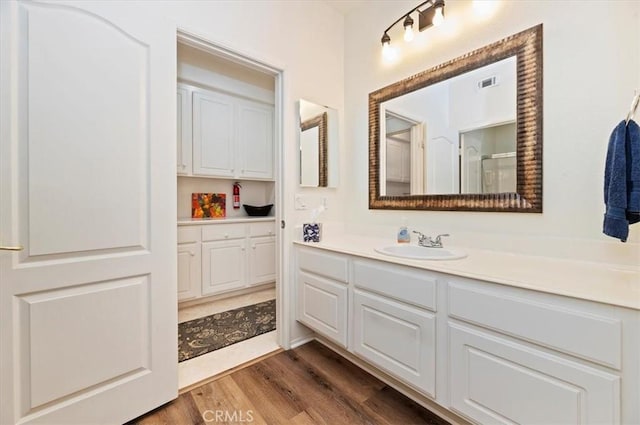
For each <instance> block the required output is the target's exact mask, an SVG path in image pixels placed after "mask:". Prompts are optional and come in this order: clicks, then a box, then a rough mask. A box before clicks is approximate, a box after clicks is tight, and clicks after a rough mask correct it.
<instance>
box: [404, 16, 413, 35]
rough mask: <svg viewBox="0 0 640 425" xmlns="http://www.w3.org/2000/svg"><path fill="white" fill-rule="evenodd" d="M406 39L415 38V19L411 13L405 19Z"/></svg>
mask: <svg viewBox="0 0 640 425" xmlns="http://www.w3.org/2000/svg"><path fill="white" fill-rule="evenodd" d="M402 25H403V26H404V41H411V40H413V19H411V16H410V15H407V17H406V18H405V19H404V24H402Z"/></svg>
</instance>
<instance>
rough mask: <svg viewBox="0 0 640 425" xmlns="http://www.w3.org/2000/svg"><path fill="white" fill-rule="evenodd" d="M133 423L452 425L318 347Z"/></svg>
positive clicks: (241, 373)
mask: <svg viewBox="0 0 640 425" xmlns="http://www.w3.org/2000/svg"><path fill="white" fill-rule="evenodd" d="M129 424H131V425H133V424H138V425H156V424H167V425H191V424H216V425H218V424H256V425H257V424H268V425H274V424H294V425H295V424H299V425H311V424H327V425H341V424H344V425H357V424H385V425H386V424H389V425H391V424H393V425H410V424H437V425H442V424H447V422H446V421H444V420H442V419H440V418H439V417H437V416H435V415H434V414H433V413H431V412H429V411H428V410H426V409H424V408H423V407H421V406H420V405H418V404H416V403H414V402H413V401H411V400H409V399H408V398H407V397H405V396H404V395H402V394H400V393H399V392H397V391H396V390H394V389H392V388H390V387H388V386H387V385H386V384H385V383H383V382H382V381H380V380H378V379H377V378H375V377H374V376H372V375H370V374H368V373H367V372H365V371H363V370H362V369H360V368H358V367H357V366H355V365H354V364H352V363H351V362H349V361H348V360H345V359H344V358H342V357H340V356H338V355H337V354H335V353H334V352H333V351H331V350H329V349H328V348H326V347H324V346H323V345H322V344H320V343H318V342H315V341H314V342H310V343H308V344H305V345H303V346H301V347H298V348H296V349H294V350H289V351H284V352H281V353H279V354H276V355H275V356H272V357H269V358H267V359H264V360H262V361H260V362H258V363H255V364H253V365H251V366H248V367H246V368H244V369H240V370H237V371H235V372H233V373H231V374H229V375H227V376H224V377H222V378H220V379H218V380H215V381H213V382H210V383H208V384H206V385H203V386H201V387H198V388H195V389H193V390H191V391H189V392H186V393H184V394H182V395H180V397H178V399H176V400H174V401H173V402H171V403H168V404H166V405H165V406H163V407H160V408H158V409H156V410H154V411H152V412H150V413H148V414H146V415H145V416H142V417H140V418H138V419H136V420H134V421H131V422H130V423H129Z"/></svg>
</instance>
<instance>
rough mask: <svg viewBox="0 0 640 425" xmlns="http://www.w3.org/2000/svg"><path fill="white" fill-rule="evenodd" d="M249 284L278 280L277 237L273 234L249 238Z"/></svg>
mask: <svg viewBox="0 0 640 425" xmlns="http://www.w3.org/2000/svg"><path fill="white" fill-rule="evenodd" d="M249 245H250V248H251V249H250V250H249V285H258V284H260V283H269V282H274V281H275V280H276V238H275V237H273V236H267V237H260V238H250V239H249Z"/></svg>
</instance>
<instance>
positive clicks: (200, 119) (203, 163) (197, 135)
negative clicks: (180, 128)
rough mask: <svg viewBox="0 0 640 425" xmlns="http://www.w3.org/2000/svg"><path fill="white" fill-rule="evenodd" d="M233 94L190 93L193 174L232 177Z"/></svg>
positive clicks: (234, 125)
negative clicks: (191, 101)
mask: <svg viewBox="0 0 640 425" xmlns="http://www.w3.org/2000/svg"><path fill="white" fill-rule="evenodd" d="M234 108H235V98H233V97H231V96H227V95H224V94H222V93H216V92H209V91H207V92H204V91H203V92H194V93H193V174H194V175H202V176H219V177H233V175H234V172H235V162H234V161H235V159H234V144H235V141H236V121H235V112H234Z"/></svg>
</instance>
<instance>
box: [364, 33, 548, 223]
mask: <svg viewBox="0 0 640 425" xmlns="http://www.w3.org/2000/svg"><path fill="white" fill-rule="evenodd" d="M442 96H444V97H442ZM369 208H370V209H401V210H447V211H494V212H529V213H540V212H542V24H540V25H538V26H535V27H533V28H530V29H527V30H525V31H522V32H520V33H517V34H514V35H512V36H509V37H507V38H505V39H503V40H500V41H498V42H495V43H492V44H490V45H488V46H485V47H482V48H480V49H477V50H474V51H472V52H469V53H467V54H465V55H463V56H460V57H458V58H456V59H453V60H451V61H448V62H445V63H443V64H440V65H438V66H436V67H433V68H431V69H428V70H426V71H423V72H420V73H419V74H416V75H413V76H411V77H409V78H406V79H404V80H402V81H399V82H397V83H394V84H391V85H389V86H387V87H384V88H382V89H379V90H376V91H374V92H372V93H370V94H369Z"/></svg>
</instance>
